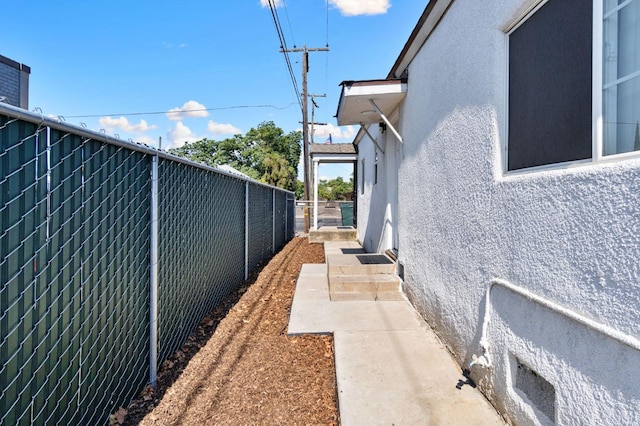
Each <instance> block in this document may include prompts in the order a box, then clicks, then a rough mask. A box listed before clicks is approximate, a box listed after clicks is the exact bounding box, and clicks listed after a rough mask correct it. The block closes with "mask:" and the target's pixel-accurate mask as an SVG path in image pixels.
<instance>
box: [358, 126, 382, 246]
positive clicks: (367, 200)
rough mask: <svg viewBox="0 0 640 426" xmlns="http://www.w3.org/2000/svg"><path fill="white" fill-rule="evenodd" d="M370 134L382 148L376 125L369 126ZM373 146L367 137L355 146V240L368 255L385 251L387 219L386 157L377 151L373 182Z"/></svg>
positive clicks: (374, 153) (374, 150)
mask: <svg viewBox="0 0 640 426" xmlns="http://www.w3.org/2000/svg"><path fill="white" fill-rule="evenodd" d="M369 133H370V134H371V136H373V137H374V138H376V140H377V141H378V144H379V145H380V146H381V147H382V148H383V149H384V146H385V136H384V135H382V134H380V133H379V129H378V126H376V125H372V126H370V127H369ZM376 150H377V148H376V146H375V144H374V143H373V142H372V141H371V139H370V138H369V137H368V136H366V135H365V136H364V137H363V139H362V140H361V141H360V143H359V144H358V158H359V160H358V178H357V181H358V226H357V231H358V241H360V244H362V247H363V248H364V249H365V250H366V251H367V252H370V253H376V252H379V251H384V250H385V249H386V248H387V247H385V241H386V240H387V238H386V236H385V222H386V217H387V207H386V206H387V180H386V175H387V171H386V162H385V155H384V154H383V153H382V152H381V151H380V150H377V152H378V182H377V183H374V182H375V176H374V173H375V169H374V164H375V155H376ZM362 159H364V161H365V164H364V192H363V191H362Z"/></svg>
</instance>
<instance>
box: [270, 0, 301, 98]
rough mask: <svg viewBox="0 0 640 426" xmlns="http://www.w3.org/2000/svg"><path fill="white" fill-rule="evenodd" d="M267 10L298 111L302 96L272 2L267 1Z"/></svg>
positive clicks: (272, 0)
mask: <svg viewBox="0 0 640 426" xmlns="http://www.w3.org/2000/svg"><path fill="white" fill-rule="evenodd" d="M267 3H268V4H269V9H270V10H271V17H272V18H273V24H274V25H275V27H276V33H277V34H278V39H279V40H280V51H281V52H282V53H283V55H284V60H285V63H286V65H287V70H288V71H289V77H290V78H291V82H292V83H293V89H294V90H295V93H296V98H297V99H298V104H300V109H302V96H301V95H300V89H298V82H297V81H296V76H295V74H294V72H293V67H292V66H291V59H290V58H289V53H288V50H289V49H288V48H287V41H286V39H285V37H284V33H283V32H282V26H281V25H280V18H279V17H278V11H277V8H276V7H275V6H274V0H268V2H267Z"/></svg>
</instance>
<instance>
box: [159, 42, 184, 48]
mask: <svg viewBox="0 0 640 426" xmlns="http://www.w3.org/2000/svg"><path fill="white" fill-rule="evenodd" d="M187 46H188V45H187V43H179V44H173V43H169V42H166V41H163V42H162V47H165V48H167V49H172V48H174V47H177V48H178V49H184V48H185V47H187Z"/></svg>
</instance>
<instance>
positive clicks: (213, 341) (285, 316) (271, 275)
mask: <svg viewBox="0 0 640 426" xmlns="http://www.w3.org/2000/svg"><path fill="white" fill-rule="evenodd" d="M323 262H324V252H323V248H322V245H319V244H313V245H310V244H309V243H308V242H307V239H306V238H295V239H293V240H292V241H291V242H289V243H288V244H287V245H286V246H285V247H284V248H283V249H282V250H281V251H280V252H279V253H278V254H277V255H276V256H275V257H274V258H273V259H272V260H271V261H270V262H269V263H268V264H266V265H265V266H264V267H263V268H262V269H261V270H260V271H259V273H256V274H254V276H253V277H251V278H250V279H249V280H248V281H247V282H246V283H244V284H243V285H242V286H241V287H240V289H239V290H238V291H236V292H234V293H233V294H230V295H229V296H228V297H227V298H226V299H225V300H224V301H223V302H222V303H221V304H220V305H219V306H218V307H217V308H216V310H215V311H214V312H212V313H211V314H210V315H208V316H207V317H206V318H204V319H203V321H202V322H201V324H200V325H199V327H198V328H197V330H195V331H194V333H192V335H191V336H190V337H189V338H188V340H187V342H186V343H185V345H184V347H183V348H181V349H180V350H178V351H176V353H175V354H173V356H172V357H171V359H169V360H167V361H165V362H164V363H163V365H162V367H161V371H160V372H159V377H158V385H157V387H156V389H151V388H150V387H147V388H145V389H144V390H143V392H142V393H141V394H140V395H139V397H138V398H136V399H135V400H134V401H133V402H132V403H131V404H130V406H129V407H127V408H126V409H124V408H123V409H120V411H119V412H117V413H114V415H113V416H112V419H111V421H112V423H115V424H124V425H135V424H140V425H255V424H274V425H275V424H278V425H337V424H339V416H338V410H337V405H336V380H335V366H334V357H333V339H332V337H331V336H311V335H307V336H287V335H286V332H287V324H288V322H289V312H290V309H291V300H292V298H293V293H294V290H295V284H296V280H297V278H298V275H299V272H300V267H301V266H302V264H303V263H323Z"/></svg>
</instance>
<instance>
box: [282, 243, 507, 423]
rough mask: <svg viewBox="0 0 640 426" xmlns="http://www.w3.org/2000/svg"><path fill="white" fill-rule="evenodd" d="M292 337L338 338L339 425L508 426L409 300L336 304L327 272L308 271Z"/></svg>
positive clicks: (334, 249)
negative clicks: (330, 334)
mask: <svg viewBox="0 0 640 426" xmlns="http://www.w3.org/2000/svg"><path fill="white" fill-rule="evenodd" d="M324 244H325V253H326V255H327V256H326V258H329V255H331V256H335V255H336V254H339V253H341V252H344V250H342V249H344V248H348V249H357V248H359V247H360V246H359V245H358V243H357V242H354V241H339V242H325V243H324ZM288 333H289V334H306V333H333V335H334V343H335V363H336V378H337V386H338V404H339V410H340V418H341V423H342V425H345V426H350V425H395V426H400V425H504V424H505V423H504V421H503V420H502V418H501V417H500V416H499V415H498V414H497V413H496V411H495V409H494V408H493V407H492V406H491V405H490V404H489V403H488V402H487V401H486V400H485V399H484V397H483V396H482V395H481V394H480V392H479V391H478V390H477V389H475V388H473V387H472V386H470V385H468V384H465V383H466V381H467V379H466V378H465V377H464V376H463V375H462V372H461V370H460V368H459V366H458V365H457V364H456V363H455V362H454V361H453V359H452V358H451V356H450V355H449V352H448V351H447V350H446V348H445V347H444V346H443V345H442V344H441V343H440V342H439V340H438V339H437V337H436V336H435V335H434V333H433V332H432V331H431V329H430V328H429V327H428V326H427V325H426V324H425V322H424V321H423V320H422V319H421V318H420V316H419V315H418V314H417V313H416V312H415V310H414V309H413V307H412V306H411V304H410V303H409V302H408V301H407V300H406V299H404V298H402V300H384V301H383V300H376V301H331V300H330V299H329V284H328V276H327V265H325V264H320V265H319V264H315V265H309V264H307V265H303V267H302V270H301V272H300V277H299V278H298V282H297V285H296V291H295V295H294V298H293V303H292V306H291V316H290V320H289V329H288Z"/></svg>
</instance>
